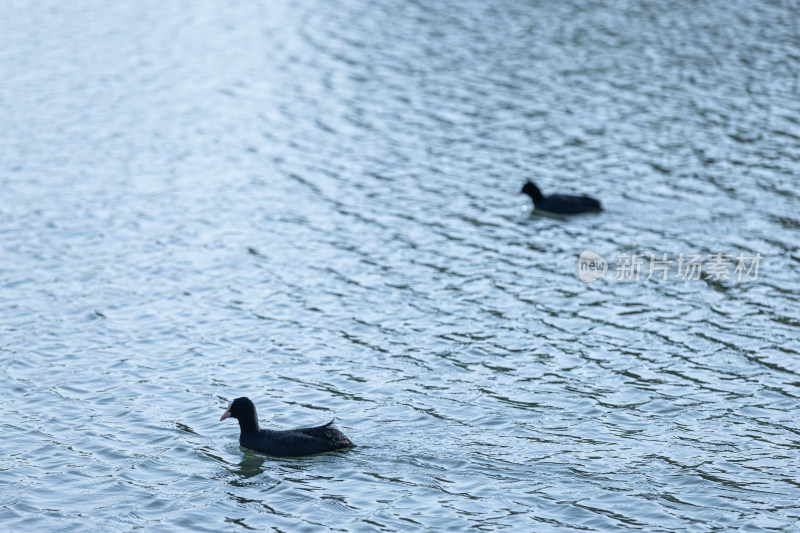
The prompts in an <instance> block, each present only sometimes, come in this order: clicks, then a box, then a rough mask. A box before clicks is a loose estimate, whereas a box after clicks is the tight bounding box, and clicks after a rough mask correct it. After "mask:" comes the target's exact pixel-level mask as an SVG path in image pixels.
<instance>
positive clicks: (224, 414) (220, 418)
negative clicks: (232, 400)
mask: <svg viewBox="0 0 800 533" xmlns="http://www.w3.org/2000/svg"><path fill="white" fill-rule="evenodd" d="M229 416H231V412H230V411H225V412H224V413H222V416H221V417H219V421H220V422H222V421H223V420H225V419H226V418H228V417H229Z"/></svg>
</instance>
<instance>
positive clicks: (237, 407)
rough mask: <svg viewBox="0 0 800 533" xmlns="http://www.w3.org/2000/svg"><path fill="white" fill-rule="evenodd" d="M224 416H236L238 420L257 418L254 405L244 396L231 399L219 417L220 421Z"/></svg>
mask: <svg viewBox="0 0 800 533" xmlns="http://www.w3.org/2000/svg"><path fill="white" fill-rule="evenodd" d="M226 418H236V419H238V420H239V421H242V420H258V417H257V416H256V406H255V404H254V403H253V402H252V401H251V400H250V398H246V397H244V396H242V397H241V398H236V399H235V400H231V403H229V404H228V409H227V410H226V411H225V412H224V413H223V414H222V416H221V417H220V422H221V421H223V420H225V419H226Z"/></svg>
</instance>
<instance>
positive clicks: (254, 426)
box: [239, 413, 260, 435]
mask: <svg viewBox="0 0 800 533" xmlns="http://www.w3.org/2000/svg"><path fill="white" fill-rule="evenodd" d="M239 430H240V431H241V432H242V435H247V434H250V433H258V432H259V431H260V428H259V427H258V416H257V415H256V414H255V413H253V416H252V417H247V418H244V417H242V418H239Z"/></svg>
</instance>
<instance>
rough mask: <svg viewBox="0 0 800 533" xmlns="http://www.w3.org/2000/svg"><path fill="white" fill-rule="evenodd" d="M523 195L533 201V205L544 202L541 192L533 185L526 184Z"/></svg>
mask: <svg viewBox="0 0 800 533" xmlns="http://www.w3.org/2000/svg"><path fill="white" fill-rule="evenodd" d="M525 193H527V195H528V196H530V197H531V200H533V203H534V205H535V204H538V203H541V201H542V200H544V195H543V194H542V191H540V190H539V187H537V186H536V185H534V184H533V183H528V184H527V185H526V186H525Z"/></svg>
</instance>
